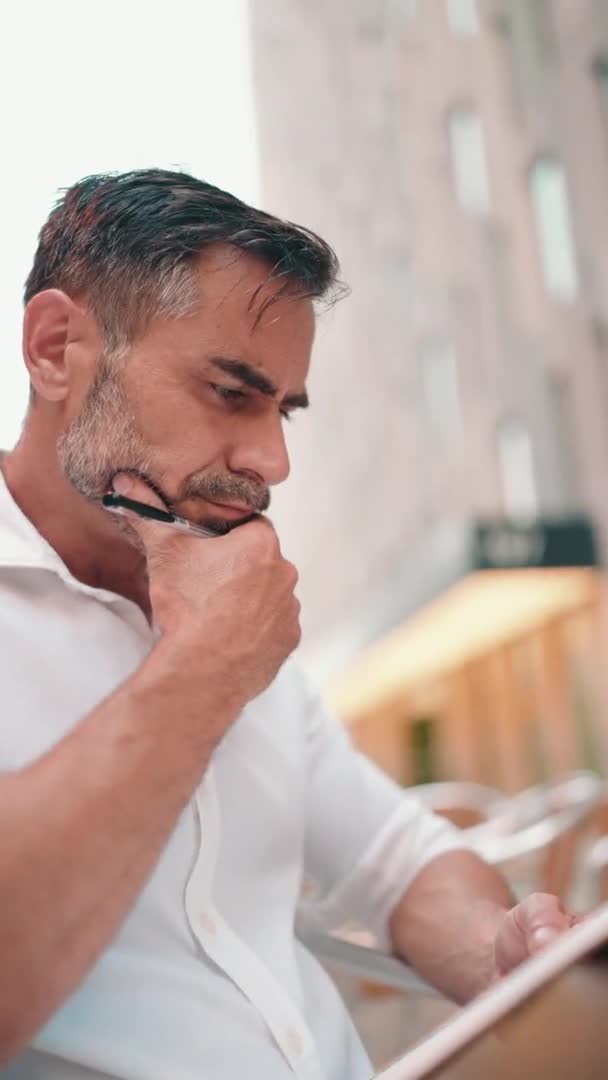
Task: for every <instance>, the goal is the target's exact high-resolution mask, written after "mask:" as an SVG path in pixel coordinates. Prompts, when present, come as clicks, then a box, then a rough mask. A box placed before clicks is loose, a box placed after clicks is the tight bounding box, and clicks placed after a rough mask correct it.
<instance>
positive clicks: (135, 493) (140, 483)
mask: <svg viewBox="0 0 608 1080" xmlns="http://www.w3.org/2000/svg"><path fill="white" fill-rule="evenodd" d="M112 487H113V489H114V491H115V492H116V493H117V494H118V495H126V497H127V498H128V499H135V500H136V501H137V502H143V503H147V504H148V506H155V507H156V508H157V510H166V509H167V507H166V506H165V504H164V503H163V501H162V499H160V498H159V496H158V495H157V494H156V492H155V491H153V490H152V488H151V487H150V486H149V485H148V484H146V483H145V481H144V480H141V479H140V478H139V477H138V476H133V475H132V474H131V473H117V474H116V476H115V477H114V478H113V480H112Z"/></svg>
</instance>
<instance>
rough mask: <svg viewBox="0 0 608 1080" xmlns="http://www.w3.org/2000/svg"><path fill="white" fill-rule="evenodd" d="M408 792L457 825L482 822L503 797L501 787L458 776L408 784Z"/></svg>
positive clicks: (491, 814)
mask: <svg viewBox="0 0 608 1080" xmlns="http://www.w3.org/2000/svg"><path fill="white" fill-rule="evenodd" d="M408 793H411V794H412V795H415V796H416V797H417V798H418V799H420V802H422V803H424V805H425V806H426V807H427V808H428V809H429V810H433V811H434V812H435V813H436V814H441V816H442V817H445V818H448V820H449V821H451V822H452V823H453V824H454V825H458V827H459V828H461V829H470V828H472V827H473V826H475V825H481V824H483V822H485V821H487V820H488V819H489V818H491V817H492V816H493V814H494V813H495V811H496V808H499V809H500V807H502V806H503V805H504V803H505V800H506V799H507V796H506V795H505V793H504V791H499V790H498V789H497V788H492V787H486V786H485V785H483V784H474V783H471V782H468V781H458V780H447V781H443V782H440V783H436V784H419V785H418V786H417V787H411V788H408Z"/></svg>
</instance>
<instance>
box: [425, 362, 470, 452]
mask: <svg viewBox="0 0 608 1080" xmlns="http://www.w3.org/2000/svg"><path fill="white" fill-rule="evenodd" d="M420 371H421V379H422V391H423V395H424V407H425V412H426V416H427V418H428V422H429V426H430V428H431V431H432V433H433V435H434V436H436V437H437V438H439V439H445V438H447V437H449V436H451V435H455V434H458V433H459V432H460V430H461V426H462V424H461V420H462V416H461V406H460V387H459V380H458V363H457V360H456V353H455V351H454V348H453V346H452V345H451V344H450V342H445V341H434V342H427V343H425V344H424V345H423V346H422V349H421V351H420Z"/></svg>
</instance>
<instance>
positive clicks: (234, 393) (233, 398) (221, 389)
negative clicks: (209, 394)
mask: <svg viewBox="0 0 608 1080" xmlns="http://www.w3.org/2000/svg"><path fill="white" fill-rule="evenodd" d="M209 385H210V387H211V389H212V390H213V392H214V394H217V396H218V397H220V398H222V401H228V402H232V404H234V405H238V404H239V403H240V402H242V401H245V399H246V398H247V394H245V393H244V392H243V390H235V389H234V388H233V387H231V386H221V385H220V384H219V383H209Z"/></svg>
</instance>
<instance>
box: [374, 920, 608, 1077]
mask: <svg viewBox="0 0 608 1080" xmlns="http://www.w3.org/2000/svg"><path fill="white" fill-rule="evenodd" d="M607 941H608V903H607V904H603V905H602V906H601V907H600V908H598V909H597V911H595V912H594V913H593V914H592V915H590V916H589V917H588V918H587V919H586V921H585V922H584V923H580V924H579V925H578V926H575V927H573V928H572V930H568V931H567V932H566V933H565V934H563V935H561V936H560V937H559V938H557V939H556V941H554V942H553V943H552V944H551V945H549V946H548V947H547V948H546V949H544V950H543V951H542V952H540V953H537V954H536V955H535V956H533V957H531V958H530V959H529V960H527V961H526V962H525V963H524V964H522V965H521V966H520V967H519V968H517V969H516V970H515V971H513V972H512V973H511V974H510V975H507V976H506V977H505V978H504V979H502V980H501V982H499V983H497V984H496V985H495V986H494V987H492V988H491V989H490V990H487V991H486V992H485V994H483V995H482V996H481V997H479V998H476V999H475V1000H474V1001H472V1002H471V1003H470V1004H469V1005H466V1006H465V1007H464V1008H463V1009H462V1010H460V1011H459V1012H458V1013H457V1014H456V1015H455V1016H453V1017H451V1018H450V1019H449V1020H448V1021H446V1022H445V1023H444V1024H442V1025H441V1026H440V1027H439V1028H437V1030H436V1031H435V1032H433V1034H432V1035H430V1036H428V1037H427V1038H425V1039H424V1040H423V1041H422V1042H420V1043H418V1044H417V1045H416V1046H414V1047H413V1048H412V1049H411V1050H409V1051H408V1052H407V1053H406V1054H404V1055H403V1056H402V1057H400V1058H399V1059H398V1060H397V1061H394V1062H393V1063H392V1065H389V1067H388V1068H386V1069H384V1070H383V1071H382V1072H380V1073H377V1074H376V1076H375V1077H374V1078H373V1080H423V1078H424V1077H428V1076H430V1075H431V1074H433V1075H434V1074H435V1073H436V1071H437V1070H438V1069H439V1068H441V1067H442V1066H444V1065H447V1064H448V1063H449V1062H450V1061H451V1059H452V1058H453V1057H454V1056H455V1055H456V1054H459V1053H460V1052H461V1051H462V1050H464V1049H465V1048H466V1047H468V1046H470V1045H471V1044H472V1043H473V1042H475V1041H476V1040H477V1039H478V1038H479V1037H480V1036H481V1035H483V1034H485V1033H486V1032H488V1031H489V1029H490V1028H492V1027H493V1026H494V1025H495V1024H496V1023H497V1022H498V1021H499V1020H502V1019H504V1018H505V1017H506V1016H507V1015H508V1014H509V1013H510V1012H511V1011H512V1010H513V1009H515V1008H516V1007H517V1006H519V1005H521V1004H522V1003H523V1002H524V1001H526V999H527V998H529V997H530V996H531V995H532V994H534V993H535V992H536V991H537V990H540V989H541V988H542V987H544V986H546V985H547V984H548V983H550V982H552V981H553V980H554V979H555V978H556V977H557V976H558V975H560V974H561V973H562V972H564V971H566V970H567V969H568V968H570V967H571V966H572V965H573V964H576V963H577V962H578V961H579V960H582V959H583V958H584V957H585V956H587V954H589V953H591V952H593V951H594V950H595V949H597V948H598V947H599V946H601V945H604V944H605V943H606V942H607ZM606 1023H607V1024H608V1015H607V1017H606ZM606 1070H607V1074H608V1062H606Z"/></svg>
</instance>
